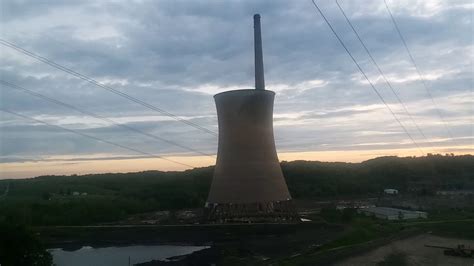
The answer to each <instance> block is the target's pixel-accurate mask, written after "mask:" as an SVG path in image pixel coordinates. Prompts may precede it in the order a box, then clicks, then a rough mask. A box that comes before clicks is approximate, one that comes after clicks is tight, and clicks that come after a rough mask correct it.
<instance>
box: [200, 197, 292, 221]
mask: <svg viewBox="0 0 474 266" xmlns="http://www.w3.org/2000/svg"><path fill="white" fill-rule="evenodd" d="M204 218H205V220H206V222H208V223H297V222H300V221H301V220H300V218H299V216H298V213H297V212H296V207H295V206H294V203H293V201H292V200H284V201H274V202H256V203H210V202H207V203H206V206H205V207H204Z"/></svg>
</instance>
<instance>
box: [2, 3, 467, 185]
mask: <svg viewBox="0 0 474 266" xmlns="http://www.w3.org/2000/svg"><path fill="white" fill-rule="evenodd" d="M229 5H230V6H231V7H232V8H230V9H229ZM388 5H389V6H390V9H391V10H392V11H391V13H388V12H387V10H388V8H387V9H386V8H385V6H384V4H383V2H382V1H368V2H366V3H365V4H364V5H358V4H357V3H353V2H350V1H341V6H342V8H343V9H344V12H345V13H346V14H347V15H348V20H350V21H352V23H353V24H354V27H355V29H357V31H358V32H359V34H360V37H361V39H363V40H364V43H365V44H366V46H367V48H368V50H370V51H371V52H372V54H373V57H374V58H375V60H376V61H377V62H378V65H380V68H381V69H382V70H383V72H384V75H385V76H384V75H380V74H379V73H378V72H377V68H376V67H374V65H373V64H372V62H371V61H370V60H369V57H368V55H367V54H366V53H365V51H364V49H363V46H361V44H360V43H359V41H358V40H357V38H356V35H354V32H352V30H351V28H350V27H349V25H348V23H347V21H346V20H345V19H344V16H343V14H342V13H341V12H340V11H339V9H338V8H337V5H336V4H335V3H332V2H325V3H320V6H321V9H322V10H323V12H324V13H325V14H326V16H327V18H328V20H329V22H330V23H331V24H332V25H333V26H334V29H335V31H336V32H337V33H338V34H339V35H340V36H341V39H342V40H343V42H344V43H345V45H346V46H347V48H348V51H350V52H348V53H351V54H352V55H353V56H354V58H355V60H356V61H357V62H358V63H357V64H360V67H361V69H363V71H365V73H366V75H367V80H365V79H364V76H363V75H361V73H360V72H359V71H358V69H357V67H356V65H354V64H353V62H351V59H350V57H348V55H347V54H346V53H345V51H344V49H343V47H342V46H340V44H339V43H338V40H337V39H336V38H335V37H334V36H333V34H332V32H331V30H330V29H329V28H328V25H326V24H325V23H324V20H323V19H322V17H321V16H320V14H318V13H317V11H316V10H315V9H314V8H313V6H311V3H310V1H308V2H298V3H295V2H291V3H288V2H286V1H272V2H258V3H254V2H239V1H235V2H234V1H231V2H229V3H212V4H209V3H207V4H206V5H204V4H202V3H200V2H193V3H188V2H179V1H178V2H176V1H171V2H168V1H161V2H154V1H139V2H132V3H130V2H129V1H117V2H114V3H109V2H99V3H97V2H95V1H81V2H61V1H59V2H55V3H44V2H32V3H29V4H28V5H26V4H22V3H20V2H14V1H5V2H2V4H1V6H2V10H5V12H3V13H2V24H3V25H4V27H2V32H1V36H0V39H1V40H0V44H1V45H2V46H1V47H2V53H0V59H1V60H2V67H0V77H1V78H0V80H1V82H0V83H1V84H0V85H1V96H2V97H1V105H2V110H3V112H2V111H1V110H0V118H1V121H0V133H1V134H0V144H1V145H0V179H5V178H11V177H14V178H25V177H31V176H38V175H43V174H64V173H66V174H75V173H85V172H90V173H96V172H103V171H105V170H106V169H110V170H116V171H119V172H123V171H137V170H140V169H143V170H146V169H159V170H183V169H186V168H192V167H200V166H204V165H213V164H214V163H215V154H216V150H217V138H216V136H215V135H216V131H217V129H218V127H217V117H216V111H215V106H214V101H213V95H214V94H216V93H222V92H224V91H229V90H240V89H249V88H250V89H251V88H253V74H254V68H253V29H252V16H253V14H255V13H259V14H261V24H262V42H263V59H264V66H265V76H266V80H265V82H266V83H265V84H266V88H267V89H268V90H271V91H274V92H275V93H276V97H275V105H274V117H273V121H274V122H273V123H274V136H275V143H276V147H277V151H278V156H279V159H280V161H281V160H318V161H335V160H337V161H343V162H361V161H364V160H367V159H369V158H372V157H377V156H392V155H395V156H423V155H426V154H428V153H432V154H446V153H453V154H456V155H458V154H474V145H473V143H474V142H473V141H474V137H473V135H472V117H473V113H472V112H473V110H472V106H473V105H474V98H473V95H472V82H473V76H472V62H473V54H472V53H471V51H472V48H473V44H472V38H470V35H469V34H465V32H471V31H472V27H470V26H472V10H473V5H472V3H470V2H469V1H456V2H455V3H448V2H444V1H389V3H388ZM203 7H206V8H203ZM38 10H41V11H42V12H36V11H38ZM229 10H232V12H230V11H229ZM392 13H393V17H394V19H395V20H396V21H397V23H398V26H397V24H393V23H392V21H391V20H390V17H391V16H392ZM282 17H284V18H285V19H281V18H282ZM176 22H179V23H176ZM394 25H395V27H394ZM433 29H436V30H433ZM397 30H400V32H401V34H403V36H404V37H402V38H399V36H398V35H397ZM203 32H205V34H203ZM400 36H401V35H400ZM404 45H407V46H406V49H405V47H404ZM408 47H409V48H410V51H411V52H409V50H408ZM25 51H26V52H25ZM407 51H408V53H407ZM28 53H29V55H28ZM31 53H33V54H35V55H37V56H36V57H35V56H31ZM352 55H351V56H352ZM40 57H41V58H43V59H38V58H40ZM45 58H46V60H45ZM48 62H49V63H48ZM51 62H53V63H51ZM415 62H416V63H415ZM55 64H56V65H59V66H64V67H65V68H67V69H71V70H72V72H74V73H79V74H80V75H85V76H86V77H87V78H86V79H84V78H81V77H80V75H79V76H78V75H74V74H71V73H72V72H71V71H64V67H63V69H62V70H61V69H60V68H59V70H58V68H57V67H56V68H55V67H54V65H55ZM51 66H53V67H51ZM417 72H418V73H417ZM364 75H365V74H364ZM385 78H386V79H387V80H388V81H387V82H384V80H385ZM88 79H92V80H94V81H93V82H91V81H90V80H89V81H88ZM94 82H95V83H97V84H94ZM388 82H390V84H391V85H390V84H389V83H388ZM386 83H387V84H386ZM371 85H374V86H375V88H376V90H377V91H378V92H377V93H374V91H372V90H371ZM387 85H389V86H387ZM392 85H393V89H394V91H395V93H392V92H391V91H390V90H389V88H390V87H391V86H392ZM104 87H106V88H105V90H104ZM107 90H108V91H107ZM111 91H113V93H110V92H111ZM25 92H26V94H25ZM378 93H380V95H379V97H380V98H381V99H382V101H381V99H379V98H378V97H377V94H378ZM28 94H29V95H28ZM113 94H116V95H113ZM123 94H126V95H127V96H126V97H123ZM120 95H122V97H118V96H120ZM39 98H41V99H39ZM48 98H49V100H48ZM124 98H126V99H124ZM131 98H132V99H131ZM397 98H399V99H400V102H401V103H402V104H400V103H399V101H398V100H397ZM44 100H46V101H49V102H45V101H44ZM58 102H59V106H58ZM143 102H145V104H143ZM137 103H138V105H137ZM140 104H141V105H142V106H140ZM147 104H148V109H147V108H144V107H146V105H147ZM150 105H151V106H152V107H151V108H150ZM71 106H73V108H72V109H73V110H71V108H70V107H71ZM64 107H66V108H64ZM388 109H389V110H388ZM77 110H84V112H82V114H81V113H78V112H77ZM405 111H409V112H405ZM90 113H92V114H93V115H92V116H91V115H88V114H90ZM15 114H17V115H15ZM94 115H95V116H94ZM102 118H105V119H102ZM104 121H105V122H104ZM118 125H120V126H118ZM55 127H56V128H55ZM58 127H60V128H58ZM63 129H65V130H66V131H64V130H63ZM67 131H70V132H67ZM71 131H72V133H76V134H79V135H82V136H75V135H73V134H71ZM137 133H138V134H137ZM84 136H86V137H84ZM87 136H89V138H92V139H93V140H91V139H88V138H87ZM97 140H105V141H102V142H106V143H100V142H97ZM107 142H108V143H107ZM110 144H112V145H110ZM114 144H115V145H114ZM124 147H125V149H124ZM125 150H128V151H125ZM184 150H186V151H184ZM130 151H132V152H133V153H131V152H130ZM189 151H191V153H190V152H189ZM135 152H138V154H142V155H133V154H134V153H135ZM202 154H207V155H211V156H201V155H202ZM156 157H164V158H165V160H168V161H164V160H160V159H157V158H156ZM183 164H184V165H186V166H184V165H183Z"/></svg>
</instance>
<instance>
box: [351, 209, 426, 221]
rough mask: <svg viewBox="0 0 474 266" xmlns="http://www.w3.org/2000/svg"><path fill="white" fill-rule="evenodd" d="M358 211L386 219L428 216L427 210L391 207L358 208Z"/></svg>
mask: <svg viewBox="0 0 474 266" xmlns="http://www.w3.org/2000/svg"><path fill="white" fill-rule="evenodd" d="M357 212H358V213H362V214H365V215H366V216H374V217H376V218H379V219H384V220H408V219H418V218H427V217H428V214H427V213H426V212H421V211H407V210H402V209H396V208H389V207H371V208H364V209H358V210H357Z"/></svg>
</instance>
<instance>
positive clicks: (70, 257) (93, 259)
mask: <svg viewBox="0 0 474 266" xmlns="http://www.w3.org/2000/svg"><path fill="white" fill-rule="evenodd" d="M206 248H209V246H171V245H157V246H127V247H104V248H92V247H89V246H85V247H82V248H81V249H78V250H75V251H65V250H63V249H60V248H57V249H50V250H48V251H49V252H50V253H51V255H53V262H54V264H55V265H57V266H85V265H87V266H108V265H117V266H121V265H123V266H128V265H129V259H130V265H133V264H135V263H142V262H147V261H151V260H166V258H169V257H173V256H180V255H186V254H190V253H193V252H194V251H198V250H202V249H206Z"/></svg>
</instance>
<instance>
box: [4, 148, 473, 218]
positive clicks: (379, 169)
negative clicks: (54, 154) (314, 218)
mask: <svg viewBox="0 0 474 266" xmlns="http://www.w3.org/2000/svg"><path fill="white" fill-rule="evenodd" d="M281 166H282V170H283V173H284V175H285V177H286V181H287V184H288V187H289V189H290V192H291V194H292V195H293V197H294V198H301V199H308V198H318V197H336V196H358V195H360V196H367V195H377V194H378V193H380V191H382V190H383V189H384V188H387V187H390V188H397V189H399V190H400V191H402V192H403V191H406V190H407V189H408V186H409V183H410V182H416V181H426V180H428V181H431V182H434V183H436V184H439V183H450V184H453V186H456V188H459V189H462V188H466V186H467V185H466V184H473V183H474V156H471V155H464V156H451V155H447V156H441V155H431V156H427V157H420V158H415V157H407V158H398V157H381V158H377V159H373V160H369V161H365V162H362V163H323V162H308V161H294V162H282V164H281ZM212 172H213V167H206V168H197V169H193V170H188V171H184V172H160V171H146V172H138V173H125V174H91V175H83V176H77V175H72V176H42V177H37V178H31V179H22V180H0V193H1V192H3V191H5V189H6V187H7V185H8V184H9V186H10V187H9V191H8V194H7V195H2V197H0V222H1V221H3V222H8V223H13V222H15V223H20V224H25V225H86V224H95V223H102V222H111V221H116V220H119V219H124V218H125V217H127V216H128V215H131V214H135V213H142V212H149V211H157V210H177V209H184V208H198V207H201V206H203V205H204V202H205V200H206V197H207V193H208V191H209V186H210V183H211V180H212ZM78 194H79V195H78ZM86 194H87V195H86ZM341 219H349V220H350V219H351V214H349V213H346V215H345V217H344V218H342V217H341ZM329 220H330V219H329ZM335 222H337V221H335Z"/></svg>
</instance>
